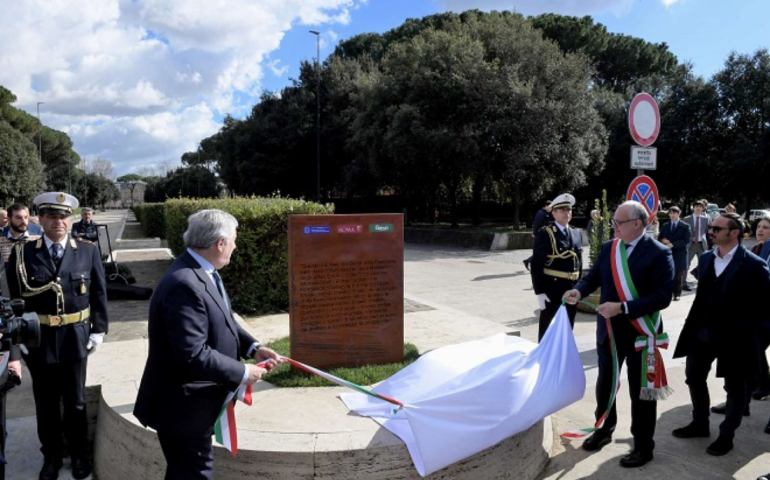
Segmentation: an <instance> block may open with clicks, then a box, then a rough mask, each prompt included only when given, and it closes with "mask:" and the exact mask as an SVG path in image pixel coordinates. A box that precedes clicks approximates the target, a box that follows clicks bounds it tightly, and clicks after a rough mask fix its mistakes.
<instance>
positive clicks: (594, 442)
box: [583, 430, 612, 452]
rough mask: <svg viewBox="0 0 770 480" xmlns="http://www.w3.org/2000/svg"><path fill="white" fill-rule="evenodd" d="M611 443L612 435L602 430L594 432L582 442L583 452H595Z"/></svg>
mask: <svg viewBox="0 0 770 480" xmlns="http://www.w3.org/2000/svg"><path fill="white" fill-rule="evenodd" d="M611 441H612V434H611V433H607V432H605V431H602V430H597V431H595V432H594V433H593V434H592V435H591V436H590V437H588V438H587V439H586V441H585V442H583V450H586V451H589V452H597V451H599V450H601V449H602V448H604V446H605V445H607V444H608V443H610V442H611Z"/></svg>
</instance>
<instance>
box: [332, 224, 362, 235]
mask: <svg viewBox="0 0 770 480" xmlns="http://www.w3.org/2000/svg"><path fill="white" fill-rule="evenodd" d="M363 232H364V226H363V225H337V233H363Z"/></svg>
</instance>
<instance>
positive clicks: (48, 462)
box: [38, 457, 62, 480]
mask: <svg viewBox="0 0 770 480" xmlns="http://www.w3.org/2000/svg"><path fill="white" fill-rule="evenodd" d="M61 466H62V461H61V458H50V457H46V458H45V459H44V460H43V468H42V469H40V476H38V478H39V479H40V480H56V479H57V478H59V469H61Z"/></svg>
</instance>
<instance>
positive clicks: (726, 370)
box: [672, 213, 770, 456]
mask: <svg viewBox="0 0 770 480" xmlns="http://www.w3.org/2000/svg"><path fill="white" fill-rule="evenodd" d="M744 229H745V225H744V223H743V219H741V218H740V217H739V216H738V215H737V214H735V213H723V214H721V215H719V216H718V217H716V218H715V219H714V221H713V224H712V225H710V226H709V236H710V237H711V241H712V242H713V243H714V246H715V248H714V249H713V250H711V251H709V252H706V253H704V254H703V255H701V256H700V258H699V260H698V270H699V272H698V276H699V279H700V280H699V282H698V292H697V293H696V294H695V300H694V301H693V304H692V308H691V309H690V313H689V314H688V315H687V319H686V320H685V323H684V327H683V328H682V334H681V335H680V337H679V342H678V343H677V346H676V350H675V351H674V358H680V357H687V360H686V362H687V363H686V367H685V376H686V379H687V386H688V387H689V389H690V399H691V401H692V422H691V423H690V424H689V425H687V426H685V427H682V428H677V429H676V430H674V431H673V432H672V434H673V435H674V436H675V437H679V438H693V437H708V436H709V435H710V433H711V432H710V430H709V407H710V404H711V400H710V397H709V391H708V385H707V384H706V379H707V378H708V374H709V371H711V365H712V363H714V360H716V362H717V370H716V374H717V377H721V378H723V379H724V388H725V391H726V392H727V403H726V405H725V418H724V420H723V421H722V423H720V425H719V436H718V437H717V439H716V440H715V441H714V442H713V443H711V445H709V446H708V448H707V449H706V452H707V453H709V454H710V455H716V456H719V455H725V454H726V453H728V452H729V451H730V450H732V449H733V438H734V437H735V431H736V430H737V429H738V427H739V426H740V424H741V419H742V417H743V415H744V409H746V408H747V402H748V398H749V395H750V394H751V391H750V388H752V385H753V383H754V379H755V376H756V375H757V374H758V373H759V355H761V354H764V352H763V351H762V349H761V347H760V340H759V338H760V335H759V332H760V329H761V327H762V322H763V321H767V318H765V317H766V314H763V313H762V312H763V310H762V309H759V308H757V300H758V299H761V298H763V297H764V295H767V292H768V291H770V271H769V270H768V266H767V263H765V261H764V260H762V259H761V258H759V257H758V256H756V255H754V254H753V253H751V252H749V251H748V250H747V249H746V247H744V246H743V245H742V244H741V243H740V239H741V237H742V235H743V230H744ZM763 315H764V316H763Z"/></svg>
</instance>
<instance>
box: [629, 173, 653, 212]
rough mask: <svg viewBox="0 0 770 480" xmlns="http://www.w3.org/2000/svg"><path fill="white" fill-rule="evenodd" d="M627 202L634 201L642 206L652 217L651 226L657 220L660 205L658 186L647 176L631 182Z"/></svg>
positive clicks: (641, 176)
mask: <svg viewBox="0 0 770 480" xmlns="http://www.w3.org/2000/svg"><path fill="white" fill-rule="evenodd" d="M626 200H634V201H637V202H639V203H641V204H642V206H644V208H645V210H647V213H648V214H649V215H650V219H649V222H648V223H649V224H652V222H653V221H654V220H655V215H656V214H657V213H658V205H660V197H659V196H658V186H657V185H655V182H654V181H653V180H652V179H651V178H650V177H648V176H647V175H640V176H638V177H636V178H635V179H634V181H632V182H631V185H629V187H628V194H627V195H626Z"/></svg>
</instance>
